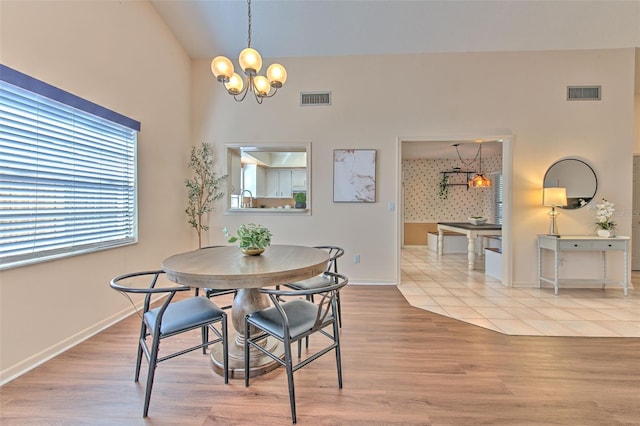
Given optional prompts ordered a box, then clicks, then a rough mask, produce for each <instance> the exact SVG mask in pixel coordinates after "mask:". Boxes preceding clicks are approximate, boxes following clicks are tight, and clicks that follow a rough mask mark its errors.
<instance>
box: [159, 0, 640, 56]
mask: <svg viewBox="0 0 640 426" xmlns="http://www.w3.org/2000/svg"><path fill="white" fill-rule="evenodd" d="M151 4H152V5H153V6H154V7H155V9H156V10H157V12H158V13H159V14H160V16H161V17H162V19H163V20H164V21H165V22H166V23H167V25H168V26H169V28H170V29H171V30H172V31H173V33H174V34H175V35H176V37H177V39H178V41H179V42H180V43H181V44H182V45H183V46H184V48H185V50H186V51H187V53H188V54H189V56H190V57H191V58H194V59H213V57H215V56H218V55H225V56H228V57H230V58H232V59H234V60H235V59H236V57H237V55H238V53H239V52H240V50H242V49H243V48H245V47H246V46H247V3H246V1H243V0H225V1H221V0H151ZM251 9H252V43H251V44H252V47H254V48H256V49H257V50H258V51H260V53H261V54H262V55H263V57H265V58H276V57H299V56H342V55H377V54H399V53H424V52H472V51H510V50H511V51H513V50H525V51H526V50H562V49H597V48H618V47H640V1H639V0H631V1H629V0H626V1H624V0H623V1H620V0H592V1H574V0H554V1H541V0H520V1H512V0H482V1H478V0H439V1H438V0H410V1H406V0H253V2H252V4H251Z"/></svg>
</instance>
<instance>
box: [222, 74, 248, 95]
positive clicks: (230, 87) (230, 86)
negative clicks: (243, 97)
mask: <svg viewBox="0 0 640 426" xmlns="http://www.w3.org/2000/svg"><path fill="white" fill-rule="evenodd" d="M224 86H225V87H226V88H227V91H228V92H229V93H231V94H232V95H237V94H238V93H240V92H242V87H243V86H244V83H243V82H242V77H240V75H239V74H238V73H237V72H234V73H233V75H232V76H231V78H230V79H229V81H228V82H227V83H225V84H224Z"/></svg>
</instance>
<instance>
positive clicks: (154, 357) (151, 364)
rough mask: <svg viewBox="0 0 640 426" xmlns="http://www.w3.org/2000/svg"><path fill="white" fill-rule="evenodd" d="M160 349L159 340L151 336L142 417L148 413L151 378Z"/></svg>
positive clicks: (151, 386) (154, 372)
mask: <svg viewBox="0 0 640 426" xmlns="http://www.w3.org/2000/svg"><path fill="white" fill-rule="evenodd" d="M159 347H160V338H159V337H158V336H153V347H152V349H151V358H150V359H149V373H148V374H147V387H146V391H145V394H144V409H143V411H142V417H147V414H148V413H149V402H150V401H151V390H152V389H153V378H154V376H155V374H156V366H157V364H158V350H159Z"/></svg>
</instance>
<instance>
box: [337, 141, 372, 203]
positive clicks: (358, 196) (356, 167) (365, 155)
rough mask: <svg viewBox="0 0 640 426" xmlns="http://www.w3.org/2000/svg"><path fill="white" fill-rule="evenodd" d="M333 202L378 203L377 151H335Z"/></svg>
mask: <svg viewBox="0 0 640 426" xmlns="http://www.w3.org/2000/svg"><path fill="white" fill-rule="evenodd" d="M333 202H334V203H375V202H376V150H375V149H335V150H334V151H333Z"/></svg>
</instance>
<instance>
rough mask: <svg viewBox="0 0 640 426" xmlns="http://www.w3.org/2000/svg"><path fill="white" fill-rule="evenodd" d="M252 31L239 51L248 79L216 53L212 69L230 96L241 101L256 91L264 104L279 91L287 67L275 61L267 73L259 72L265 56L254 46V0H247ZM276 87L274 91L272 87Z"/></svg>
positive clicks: (284, 78)
mask: <svg viewBox="0 0 640 426" xmlns="http://www.w3.org/2000/svg"><path fill="white" fill-rule="evenodd" d="M247 5H248V10H249V12H248V20H249V30H248V37H247V48H246V49H243V50H242V52H240V55H239V57H238V62H239V63H240V68H242V71H243V72H244V74H245V75H246V76H247V80H246V82H245V81H243V79H242V77H240V75H239V74H238V73H236V72H234V69H233V63H231V61H230V60H229V58H227V57H225V56H216V57H215V58H213V61H211V72H213V75H214V76H215V77H216V79H217V80H218V81H219V82H220V83H222V84H224V87H225V88H226V89H227V92H229V94H230V95H232V96H233V98H234V99H235V100H236V102H242V101H243V100H244V98H245V97H246V96H247V93H249V92H253V95H254V96H255V98H256V102H258V103H259V104H261V103H262V101H263V100H264V98H270V97H272V96H273V95H275V94H276V92H277V91H278V89H279V88H281V87H282V85H283V84H284V83H285V81H287V70H286V69H285V68H284V67H283V66H282V65H280V64H272V65H270V66H269V67H268V68H267V76H266V77H265V76H262V75H258V73H259V72H260V69H261V68H262V57H261V56H260V54H259V53H258V51H257V50H255V49H252V48H251V0H247ZM272 88H273V89H274V90H271V89H272Z"/></svg>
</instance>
